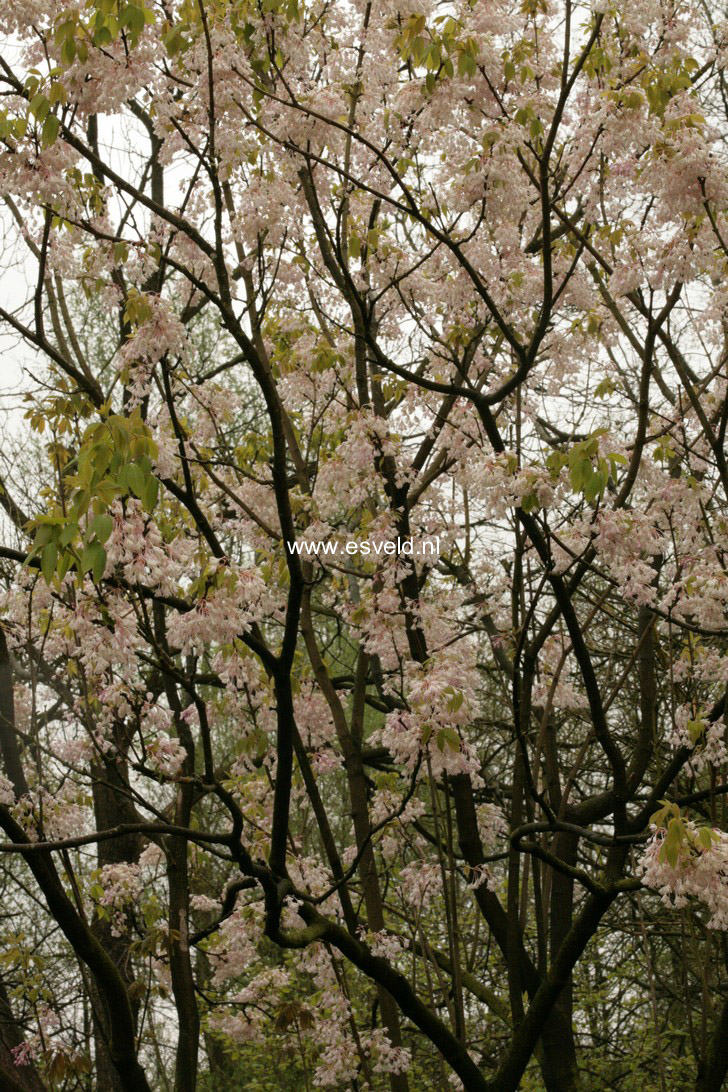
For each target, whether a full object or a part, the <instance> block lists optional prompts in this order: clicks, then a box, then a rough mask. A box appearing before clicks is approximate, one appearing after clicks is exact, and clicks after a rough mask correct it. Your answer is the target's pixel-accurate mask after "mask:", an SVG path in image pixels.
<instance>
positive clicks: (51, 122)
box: [41, 114, 61, 148]
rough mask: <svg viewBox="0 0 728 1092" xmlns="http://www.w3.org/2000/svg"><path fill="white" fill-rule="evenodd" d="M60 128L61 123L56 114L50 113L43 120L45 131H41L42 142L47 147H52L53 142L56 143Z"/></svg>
mask: <svg viewBox="0 0 728 1092" xmlns="http://www.w3.org/2000/svg"><path fill="white" fill-rule="evenodd" d="M60 128H61V123H60V121H59V120H58V118H57V117H56V115H55V114H49V115H48V117H47V118H46V119H45V121H44V122H43V131H42V133H41V143H42V144H43V146H44V147H45V148H50V146H51V144H55V141H56V137H57V136H58V131H59V129H60Z"/></svg>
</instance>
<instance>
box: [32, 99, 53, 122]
mask: <svg viewBox="0 0 728 1092" xmlns="http://www.w3.org/2000/svg"><path fill="white" fill-rule="evenodd" d="M50 108H51V104H50V103H49V102H48V99H47V98H46V97H45V95H43V94H42V93H40V92H39V93H38V94H37V95H34V96H33V98H32V99H31V100H30V112H31V114H32V115H33V117H35V118H37V119H38V121H44V120H45V119H46V118H47V117H48V111H49V110H50Z"/></svg>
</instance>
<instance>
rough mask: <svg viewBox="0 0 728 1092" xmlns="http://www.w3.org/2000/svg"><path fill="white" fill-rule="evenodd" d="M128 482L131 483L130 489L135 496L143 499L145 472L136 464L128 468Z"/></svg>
mask: <svg viewBox="0 0 728 1092" xmlns="http://www.w3.org/2000/svg"><path fill="white" fill-rule="evenodd" d="M126 476H127V480H128V482H129V488H130V489H131V490H132V492H133V493H134V494H135V496H137V497H139V499H140V500H141V499H142V496H143V494H144V471H143V470H142V468H141V467H140V466H138V465H137V464H136V463H132V464H131V466H129V467H128V468H127V475H126Z"/></svg>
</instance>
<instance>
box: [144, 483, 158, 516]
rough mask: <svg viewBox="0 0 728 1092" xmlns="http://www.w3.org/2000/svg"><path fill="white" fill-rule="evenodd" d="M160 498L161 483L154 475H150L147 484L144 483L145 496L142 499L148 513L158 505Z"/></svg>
mask: <svg viewBox="0 0 728 1092" xmlns="http://www.w3.org/2000/svg"><path fill="white" fill-rule="evenodd" d="M158 496H159V481H158V479H157V478H155V477H154V475H153V474H150V475H149V477H148V478H147V480H146V482H145V483H144V490H143V496H142V498H141V500H142V504H143V505H144V507H145V509H146V510H147V512H151V511H152V509H153V508H154V506H155V504H156V503H157V497H158Z"/></svg>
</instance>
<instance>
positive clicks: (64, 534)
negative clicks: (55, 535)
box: [59, 520, 78, 546]
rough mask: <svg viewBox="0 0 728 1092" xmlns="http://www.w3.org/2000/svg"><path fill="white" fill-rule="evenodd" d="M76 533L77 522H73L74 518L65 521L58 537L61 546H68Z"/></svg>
mask: <svg viewBox="0 0 728 1092" xmlns="http://www.w3.org/2000/svg"><path fill="white" fill-rule="evenodd" d="M77 534H78V524H77V523H76V522H75V520H72V521H71V522H70V523H67V524H66V526H65V527H64V528H63V530H62V531H61V536H60V539H59V542H60V544H61V546H68V545H69V543H71V542H73V540H74V538H75V537H76V535H77Z"/></svg>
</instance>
